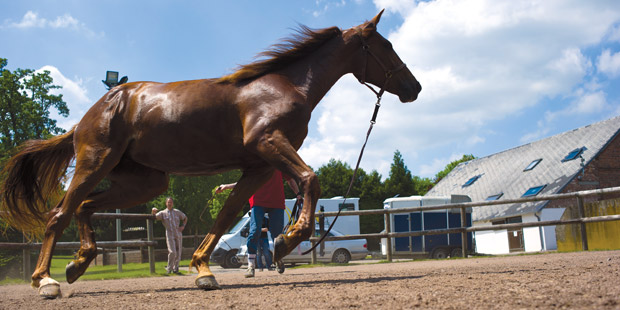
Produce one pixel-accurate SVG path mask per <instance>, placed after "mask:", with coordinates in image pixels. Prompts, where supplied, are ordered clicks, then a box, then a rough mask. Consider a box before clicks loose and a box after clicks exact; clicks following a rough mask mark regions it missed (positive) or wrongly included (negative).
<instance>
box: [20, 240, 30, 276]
mask: <svg viewBox="0 0 620 310" xmlns="http://www.w3.org/2000/svg"><path fill="white" fill-rule="evenodd" d="M22 242H23V243H26V236H25V235H23V234H22ZM22 256H23V262H22V263H23V268H24V281H26V282H29V281H30V280H31V279H30V248H29V247H24V249H23V250H22Z"/></svg>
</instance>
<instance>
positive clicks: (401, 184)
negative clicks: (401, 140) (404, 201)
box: [385, 150, 416, 197]
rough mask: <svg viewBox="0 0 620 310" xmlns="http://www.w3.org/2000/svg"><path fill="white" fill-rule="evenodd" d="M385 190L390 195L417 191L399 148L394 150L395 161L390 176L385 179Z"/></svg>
mask: <svg viewBox="0 0 620 310" xmlns="http://www.w3.org/2000/svg"><path fill="white" fill-rule="evenodd" d="M385 192H386V194H387V196H388V197H393V196H395V195H399V196H401V197H405V196H411V195H414V194H415V193H416V191H415V185H414V183H413V177H412V176H411V171H409V169H407V166H406V165H405V160H404V159H403V156H402V154H401V153H400V151H399V150H396V152H394V162H392V165H391V167H390V176H389V177H388V178H387V179H386V180H385Z"/></svg>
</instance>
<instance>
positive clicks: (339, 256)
mask: <svg viewBox="0 0 620 310" xmlns="http://www.w3.org/2000/svg"><path fill="white" fill-rule="evenodd" d="M350 260H351V254H349V251H347V250H345V249H338V250H336V252H334V256H332V262H334V263H337V264H346V263H348V262H349V261H350Z"/></svg>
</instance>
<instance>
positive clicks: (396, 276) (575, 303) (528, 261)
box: [0, 251, 620, 310]
mask: <svg viewBox="0 0 620 310" xmlns="http://www.w3.org/2000/svg"><path fill="white" fill-rule="evenodd" d="M243 272H244V270H243V269H237V270H233V271H230V270H223V269H219V268H218V269H217V270H215V269H214V273H216V277H217V280H218V281H219V283H220V285H221V286H222V290H219V291H202V290H198V289H197V288H196V287H195V286H194V277H195V274H194V275H186V276H170V277H156V278H144V279H130V280H106V281H77V282H76V283H74V284H71V285H69V284H67V283H66V282H65V283H61V288H62V290H63V297H62V298H59V299H55V300H44V299H42V298H40V297H38V295H37V294H36V291H35V290H33V289H31V288H30V287H29V286H28V285H25V284H24V285H7V286H1V287H0V309H35V307H38V308H39V307H41V308H42V309H83V308H88V309H92V308H100V309H119V310H121V309H122V310H127V309H223V308H224V309H244V310H246V309H342V308H362V309H415V308H419V309H533V308H539V309H620V251H603V252H578V253H554V254H544V255H525V256H508V257H491V258H469V259H457V260H436V261H417V262H411V261H408V262H396V263H390V264H358V265H348V266H338V267H317V268H303V269H287V270H286V272H285V273H284V274H278V273H277V272H275V271H272V272H268V271H263V272H259V271H257V272H256V277H255V278H252V279H245V278H244V277H243Z"/></svg>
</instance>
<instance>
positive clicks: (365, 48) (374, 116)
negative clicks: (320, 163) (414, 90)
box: [295, 28, 407, 255]
mask: <svg viewBox="0 0 620 310" xmlns="http://www.w3.org/2000/svg"><path fill="white" fill-rule="evenodd" d="M357 35H358V36H359V38H360V40H361V41H362V50H363V51H364V66H363V67H362V74H361V75H360V76H361V78H360V79H359V80H358V81H359V82H360V83H361V84H362V85H364V86H366V87H368V89H370V90H372V92H373V93H375V95H377V102H376V103H375V111H374V112H373V113H372V118H371V119H370V127H369V128H368V132H367V133H366V140H364V145H362V149H361V151H360V155H359V157H358V158H357V164H356V165H355V170H353V176H352V177H351V181H350V182H349V188H348V189H347V193H346V194H345V195H344V201H343V202H342V204H341V205H342V206H344V205H345V203H346V202H347V197H348V196H349V193H350V192H351V188H353V182H354V181H355V178H356V176H357V171H358V170H359V167H360V162H361V161H362V155H364V149H365V148H366V143H368V137H370V132H371V131H372V128H373V126H374V125H375V123H376V122H377V114H378V113H379V108H380V107H381V97H382V96H383V93H384V92H385V87H386V86H387V84H388V82H389V81H390V79H391V78H392V76H393V75H394V73H396V72H398V71H400V70H402V69H404V68H406V67H407V65H406V64H405V63H404V62H403V63H401V64H400V65H398V66H397V67H396V68H394V69H388V68H387V66H386V65H385V64H383V62H382V61H381V59H379V57H377V55H375V53H373V52H372V51H371V50H370V46H369V45H368V42H366V39H364V35H363V34H362V30H360V29H359V28H358V29H357ZM368 55H370V56H372V58H374V59H375V61H376V62H377V63H378V64H379V66H380V67H381V69H383V72H385V81H384V82H383V86H382V87H381V89H379V91H376V90H375V89H374V88H373V87H372V85H370V84H368V83H367V82H366V67H367V66H368ZM298 197H299V195H298ZM298 203H299V204H301V202H300V201H299V199H298V200H297V201H296V202H295V208H297V204H298ZM340 211H342V209H338V214H336V216H335V217H334V220H333V221H332V223H331V224H330V225H329V228H328V229H327V231H325V233H324V234H323V235H322V236H321V238H320V239H319V241H318V242H317V243H315V244H314V245H312V247H311V248H310V249H308V250H307V251H305V252H303V253H301V254H302V255H306V254H308V253H310V252H312V250H314V249H315V248H316V247H317V246H318V245H319V244H321V242H323V239H325V237H326V236H327V234H328V233H329V232H330V231H331V230H332V227H334V224H335V223H336V220H337V219H338V216H339V215H340Z"/></svg>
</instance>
